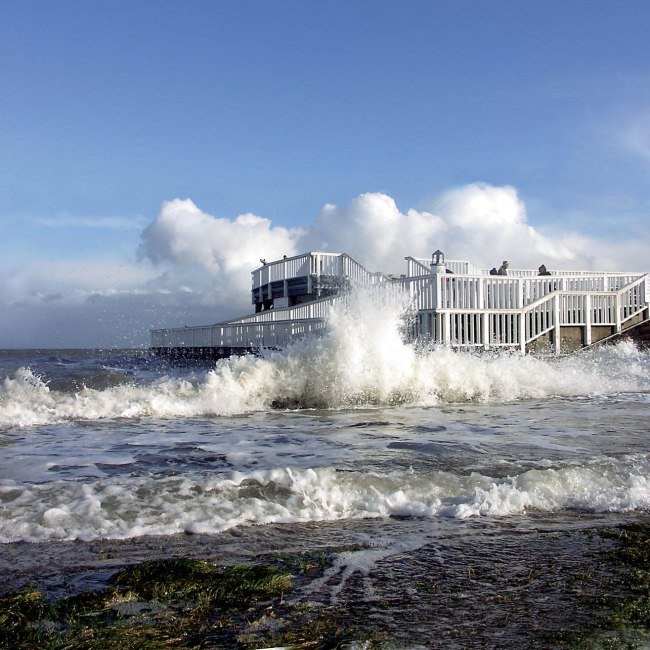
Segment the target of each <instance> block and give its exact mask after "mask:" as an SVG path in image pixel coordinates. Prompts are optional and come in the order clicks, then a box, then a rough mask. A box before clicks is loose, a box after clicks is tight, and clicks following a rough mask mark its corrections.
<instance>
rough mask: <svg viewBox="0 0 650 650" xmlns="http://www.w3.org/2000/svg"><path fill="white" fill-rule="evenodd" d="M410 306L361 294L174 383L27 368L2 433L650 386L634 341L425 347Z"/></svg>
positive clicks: (9, 389) (5, 390) (0, 407)
mask: <svg viewBox="0 0 650 650" xmlns="http://www.w3.org/2000/svg"><path fill="white" fill-rule="evenodd" d="M406 309H407V305H406V304H404V302H403V301H402V300H400V299H398V298H397V297H396V296H394V295H391V293H390V292H385V293H383V294H376V293H375V294H374V295H368V294H361V295H359V296H357V298H356V299H355V300H354V301H351V302H350V304H349V305H347V306H343V305H338V306H336V307H335V308H334V309H333V310H332V312H331V314H330V316H329V320H328V328H327V330H326V332H325V333H324V335H323V336H321V337H319V338H311V339H304V340H301V341H297V342H295V343H293V344H292V345H290V346H288V347H287V348H285V349H284V350H282V351H276V352H268V353H267V354H264V355H262V356H259V357H256V356H253V355H247V356H244V357H233V358H230V359H224V360H220V361H219V362H217V364H216V365H215V367H214V368H213V369H211V370H209V371H207V372H206V373H205V374H204V375H202V376H201V377H200V378H199V379H196V378H194V379H191V380H190V379H187V378H179V377H171V376H166V377H162V378H158V379H157V380H155V381H150V380H148V381H147V382H140V383H137V382H133V383H128V384H121V385H117V386H111V387H108V388H104V389H97V388H90V387H86V388H83V389H82V390H79V391H76V392H73V393H69V392H63V391H57V390H53V389H50V387H49V386H48V385H47V382H46V381H44V379H43V378H42V377H39V376H37V375H36V374H35V373H34V372H33V371H32V370H30V369H28V368H21V369H19V370H18V371H17V372H15V374H14V376H13V377H7V378H5V379H4V381H2V382H1V383H0V427H4V428H6V427H11V426H30V425H41V424H48V423H52V422H56V421H61V420H67V419H74V420H76V419H79V420H95V419H103V418H136V417H137V418H139V417H155V418H167V417H192V416H208V417H209V416H227V415H235V414H241V413H246V412H252V411H259V410H267V409H269V408H274V407H275V408H278V407H279V408H334V409H336V408H350V407H357V406H379V405H397V404H403V405H418V406H434V405H437V404H444V403H458V402H468V401H478V402H507V401H513V400H520V399H527V398H545V397H550V396H567V397H568V396H583V395H585V396H586V395H594V394H613V393H618V392H646V391H649V390H650V355H648V354H647V353H644V352H640V351H639V350H638V349H637V348H636V347H635V346H634V344H633V343H631V342H623V343H619V344H618V345H616V346H607V347H602V348H597V349H593V350H589V351H586V352H583V353H581V354H578V355H573V356H570V357H563V358H543V357H533V356H520V355H519V354H510V353H481V354H475V353H468V352H453V351H451V350H449V349H447V348H444V347H432V348H424V349H416V348H415V347H414V346H412V345H409V344H406V343H404V341H403V339H402V335H401V328H402V327H403V316H404V313H405V310H406Z"/></svg>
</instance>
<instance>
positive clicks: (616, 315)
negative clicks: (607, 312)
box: [614, 291, 623, 334]
mask: <svg viewBox="0 0 650 650" xmlns="http://www.w3.org/2000/svg"><path fill="white" fill-rule="evenodd" d="M614 304H615V307H614V311H615V313H614V318H615V319H616V320H615V323H616V333H617V334H618V332H620V331H621V329H622V328H623V325H622V324H623V315H622V314H621V310H622V308H623V305H622V304H621V294H620V292H618V291H617V292H616V298H615V301H614Z"/></svg>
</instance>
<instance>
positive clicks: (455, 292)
mask: <svg viewBox="0 0 650 650" xmlns="http://www.w3.org/2000/svg"><path fill="white" fill-rule="evenodd" d="M407 261H408V262H409V272H411V271H413V272H415V271H418V272H419V271H421V270H423V263H422V262H421V261H420V260H417V259H415V258H407ZM282 262H285V263H287V264H289V266H287V268H292V267H291V266H290V265H293V267H295V268H297V269H303V268H305V264H307V265H308V268H309V271H310V272H311V271H314V272H317V273H323V274H327V275H343V276H344V277H347V278H350V280H351V282H353V283H356V284H373V283H377V282H383V281H385V278H384V277H383V276H381V275H380V274H374V273H369V272H368V271H367V270H366V269H365V268H364V267H363V266H361V265H360V264H358V263H357V262H355V261H354V260H353V259H352V258H350V257H349V256H347V255H345V254H344V255H333V254H321V253H310V254H308V255H303V256H298V257H296V258H291V259H290V260H283V261H282ZM267 266H269V265H267ZM265 268H266V267H262V269H258V271H263V270H264V269H265ZM283 272H284V271H283ZM393 284H394V285H395V286H397V287H399V288H400V289H401V290H402V291H404V292H406V293H408V295H409V297H410V299H411V306H412V309H413V310H414V311H415V312H417V313H418V317H417V318H416V319H415V320H414V321H413V323H412V324H411V326H410V327H411V335H412V336H414V337H417V338H422V339H429V340H432V341H434V342H437V343H443V344H447V345H452V346H456V347H477V346H481V347H512V348H518V349H520V350H522V351H524V350H525V346H526V345H527V344H529V343H531V342H532V341H534V340H535V339H537V338H539V337H541V336H542V335H544V334H546V333H548V332H550V331H552V330H553V331H554V332H555V335H554V340H555V345H556V350H557V351H559V332H560V328H561V327H566V326H579V327H582V328H584V333H585V335H584V340H585V342H586V343H590V342H591V327H592V326H609V327H611V328H612V329H613V331H616V332H620V331H621V329H622V326H623V325H624V324H625V323H626V322H627V321H629V320H630V319H632V318H634V317H636V316H638V315H639V314H642V313H643V312H644V310H647V309H648V302H649V299H650V295H649V293H648V292H649V291H650V288H649V287H650V282H649V278H648V275H647V274H646V275H641V276H640V275H632V274H624V273H618V274H616V273H609V274H594V273H575V274H574V275H571V276H557V275H553V276H520V277H511V276H491V275H463V274H453V273H452V274H450V273H438V274H436V273H418V275H413V276H410V277H402V278H398V279H395V280H393ZM347 299H348V297H347V294H339V295H338V296H337V297H329V298H323V299H321V300H316V301H312V302H308V303H304V304H300V305H296V306H293V307H286V308H275V309H270V310H267V311H264V312H259V313H256V314H250V315H248V316H244V317H242V318H239V319H235V320H231V321H227V322H224V323H217V324H215V325H209V326H202V327H185V328H176V329H167V330H153V331H152V333H151V335H152V346H153V347H163V348H164V347H245V348H248V347H259V346H269V347H275V346H281V345H286V344H287V343H288V342H289V341H290V340H292V339H294V338H296V337H299V336H303V335H305V334H309V333H313V332H318V331H320V330H322V329H323V327H324V323H325V320H326V316H327V312H328V310H329V309H331V306H332V305H333V304H334V303H335V302H336V301H340V300H344V301H345V300H347Z"/></svg>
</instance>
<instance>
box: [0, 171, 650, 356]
mask: <svg viewBox="0 0 650 650" xmlns="http://www.w3.org/2000/svg"><path fill="white" fill-rule="evenodd" d="M437 248H440V249H442V250H443V251H444V252H445V254H446V255H447V257H448V258H450V259H467V260H469V261H471V262H474V263H476V264H478V265H480V266H485V267H491V266H495V265H499V264H500V262H501V260H503V259H508V260H509V261H510V263H511V266H512V267H518V266H522V267H529V268H537V266H539V264H541V263H545V264H546V265H547V266H548V267H549V268H566V269H578V268H582V269H585V270H589V269H592V270H631V271H634V270H646V269H647V265H648V261H647V260H648V258H647V251H648V250H649V249H650V242H649V241H648V236H647V235H644V236H643V237H642V238H636V239H634V240H622V241H621V240H620V238H619V239H617V240H616V241H615V242H614V241H609V240H605V239H598V238H595V237H590V236H588V235H584V234H579V233H567V232H561V231H556V232H549V231H544V232H542V231H541V230H540V229H538V228H536V227H535V226H533V225H531V224H530V223H529V221H528V215H527V214H526V206H525V205H524V202H523V201H522V199H521V198H520V197H519V196H518V194H517V191H516V190H515V189H514V188H512V187H507V186H506V187H496V186H492V185H487V184H481V183H477V184H473V185H468V186H465V187H459V188H454V189H450V190H447V191H445V192H442V193H441V194H440V195H438V196H437V197H434V198H433V199H431V200H429V201H428V202H427V204H426V206H425V208H424V209H420V210H416V209H409V210H406V211H404V212H403V211H401V210H400V209H399V207H398V206H397V204H396V202H395V200H394V199H393V198H392V197H390V196H388V195H386V194H382V193H366V194H361V195H360V196H358V197H356V198H354V199H352V200H351V201H350V202H349V203H347V204H345V205H342V206H337V205H331V204H330V205H326V206H324V207H323V209H322V210H321V212H320V213H319V214H318V215H317V217H316V219H315V220H314V222H313V223H312V224H311V225H307V226H306V227H305V228H283V227H277V226H273V224H272V222H271V221H270V220H269V219H266V218H263V217H260V216H257V215H253V214H243V215H239V216H237V217H234V218H232V219H226V218H219V217H214V216H212V215H210V214H208V213H206V212H203V211H202V210H200V209H199V208H198V207H197V206H196V205H195V204H194V203H193V202H192V201H190V200H187V199H186V200H180V199H176V200H173V201H168V202H165V203H164V204H163V205H162V207H161V210H160V213H159V214H158V215H157V216H156V217H155V219H154V220H153V221H152V222H151V223H150V225H148V226H147V227H146V228H145V229H144V231H143V232H142V238H141V244H140V247H139V250H138V253H139V261H137V262H136V261H131V262H124V261H119V260H113V261H111V260H108V261H106V260H101V261H92V262H87V261H79V262H71V261H58V262H47V263H46V262H41V261H39V260H32V261H29V263H22V264H17V263H14V264H13V265H10V264H9V262H7V261H6V260H5V261H4V262H3V261H1V260H0V347H3V346H5V347H12V346H18V347H29V346H49V347H55V346H59V347H62V346H71V347H77V346H79V347H83V346H92V345H102V346H109V345H136V344H140V345H146V343H147V341H148V335H147V330H148V329H149V328H155V327H171V326H178V325H183V324H203V323H213V322H217V321H219V320H223V319H226V318H230V317H233V316H237V315H241V314H244V313H248V312H250V310H251V302H250V271H251V270H253V269H254V268H256V267H257V266H259V259H260V258H266V259H268V260H269V261H270V260H273V259H279V258H281V257H282V255H284V254H286V255H289V256H291V255H294V254H297V253H301V252H305V251H308V250H325V251H332V252H347V253H349V254H351V255H352V256H353V257H355V258H356V259H357V260H358V261H359V262H360V263H361V264H363V265H364V266H366V267H367V268H368V269H370V270H372V271H384V272H403V270H404V268H405V262H404V257H405V256H406V255H413V256H415V257H429V256H430V255H431V252H432V251H434V250H436V249H437Z"/></svg>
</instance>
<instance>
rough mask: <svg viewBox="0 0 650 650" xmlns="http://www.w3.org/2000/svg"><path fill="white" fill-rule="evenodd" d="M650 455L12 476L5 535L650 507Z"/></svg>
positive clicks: (0, 534)
mask: <svg viewBox="0 0 650 650" xmlns="http://www.w3.org/2000/svg"><path fill="white" fill-rule="evenodd" d="M649 475H650V458H649V457H648V456H647V455H643V454H636V455H628V456H624V457H622V458H616V459H615V458H602V459H599V460H595V461H591V462H588V463H584V464H581V465H565V466H562V467H558V468H556V469H552V468H544V469H531V470H528V471H525V472H523V473H521V474H519V475H517V476H513V477H507V478H494V477H490V476H485V475H482V474H479V473H472V474H470V475H460V474H455V473H451V472H443V471H440V472H436V473H418V472H416V471H414V470H412V469H411V470H400V471H391V472H386V473H378V472H352V471H339V470H336V469H335V468H332V467H327V468H319V469H299V468H278V469H272V470H264V471H262V470H260V471H254V472H247V473H238V472H234V473H232V474H230V475H228V476H224V475H205V474H197V475H193V476H192V475H190V476H170V477H166V478H162V479H161V478H159V477H158V478H152V477H147V476H131V477H128V478H122V479H121V480H118V481H116V480H115V478H113V479H102V480H96V481H93V482H85V483H76V482H74V483H70V482H66V481H53V482H48V483H41V484H34V485H29V486H26V485H21V484H18V483H14V482H11V481H3V483H2V486H0V503H2V505H3V507H5V508H7V509H9V510H11V512H12V516H11V518H9V519H4V518H2V519H0V542H12V541H19V540H23V541H32V542H36V541H44V540H51V539H65V540H71V539H96V538H128V537H135V536H140V535H168V534H174V533H179V532H191V533H217V532H220V531H224V530H227V529H229V528H233V527H235V526H242V525H255V524H270V523H289V522H307V521H333V520H341V519H360V518H368V517H389V516H414V517H453V518H458V519H464V518H468V517H474V516H481V515H483V516H491V517H502V516H508V515H516V514H524V513H526V512H529V511H546V512H550V511H558V510H567V509H574V510H581V511H591V512H594V511H595V512H624V511H631V510H639V509H648V508H650V481H649V480H648V478H647V477H648V476H649Z"/></svg>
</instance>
